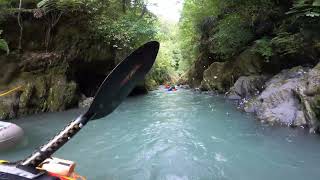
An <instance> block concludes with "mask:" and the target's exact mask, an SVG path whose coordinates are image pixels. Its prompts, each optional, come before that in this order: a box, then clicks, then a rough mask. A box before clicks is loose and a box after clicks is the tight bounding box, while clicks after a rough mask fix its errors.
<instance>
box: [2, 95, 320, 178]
mask: <svg viewBox="0 0 320 180" xmlns="http://www.w3.org/2000/svg"><path fill="white" fill-rule="evenodd" d="M81 112H82V110H71V111H67V112H61V113H47V114H42V115H37V116H31V117H26V118H22V119H17V120H14V122H15V123H17V124H18V125H20V126H21V127H23V129H24V130H25V133H26V138H25V140H24V142H23V143H22V144H21V145H20V146H19V147H17V148H16V149H14V150H10V151H7V152H0V159H7V160H11V161H14V160H19V159H23V158H24V157H26V156H27V155H29V154H30V153H31V152H32V151H33V150H34V149H35V148H36V147H37V146H38V145H40V144H43V143H44V142H46V141H47V140H48V139H50V138H51V137H52V136H53V135H54V134H56V133H57V132H58V130H60V129H61V128H62V127H63V126H65V124H66V123H67V122H68V121H70V120H72V119H73V118H75V117H76V116H77V115H78V114H79V113H81ZM55 156H56V157H59V158H64V159H70V160H73V161H76V162H77V168H76V169H77V171H78V172H79V173H80V174H81V175H84V176H86V177H87V178H88V179H89V180H104V179H115V180H118V179H119V180H122V179H124V180H126V179H136V180H144V179H150V180H153V179H155V180H157V179H159V180H160V179H168V180H176V179H177V180H180V179H183V180H191V179H192V180H193V179H195V180H196V179H203V180H206V179H208V180H209V179H215V180H220V179H221V180H257V179H259V180H270V179H290V180H301V179H308V180H312V179H318V178H319V177H320V166H319V164H320V136H318V135H312V134H309V133H308V132H307V130H303V129H292V128H284V127H276V126H274V127H269V126H268V125H264V124H261V123H259V122H258V121H256V120H255V119H254V117H253V116H252V115H250V114H246V113H243V112H240V111H238V110H237V108H236V106H234V104H232V102H228V101H226V100H225V99H224V98H223V97H219V96H212V95H207V94H201V93H198V92H193V91H189V90H179V91H177V92H170V93H168V92H165V90H163V89H160V90H157V91H153V92H151V93H149V94H148V95H145V96H138V97H131V98H128V99H127V100H126V101H125V102H124V103H123V104H121V105H120V106H119V108H117V109H116V110H115V111H114V112H113V113H112V114H111V115H110V116H108V117H106V118H104V119H101V120H97V121H93V122H90V123H89V124H88V125H87V126H86V127H85V128H84V129H83V130H82V131H81V132H80V133H79V134H78V135H76V136H75V137H74V138H73V139H72V140H71V141H70V142H69V143H68V144H66V145H65V146H64V147H63V148H62V149H60V150H59V151H58V153H57V154H56V155H55Z"/></svg>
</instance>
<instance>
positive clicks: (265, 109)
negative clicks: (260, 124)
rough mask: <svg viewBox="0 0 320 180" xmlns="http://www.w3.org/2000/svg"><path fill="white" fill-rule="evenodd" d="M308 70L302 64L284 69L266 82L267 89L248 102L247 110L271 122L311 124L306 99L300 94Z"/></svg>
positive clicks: (297, 124) (295, 124)
mask: <svg viewBox="0 0 320 180" xmlns="http://www.w3.org/2000/svg"><path fill="white" fill-rule="evenodd" d="M308 72H309V69H308V68H304V67H301V66H298V67H295V68H292V69H290V70H283V71H282V72H281V73H279V74H277V75H276V76H274V77H273V78H271V79H270V80H269V81H267V82H266V85H265V86H266V88H265V90H264V91H263V92H262V93H261V94H260V95H259V96H257V97H256V98H254V99H252V100H251V101H249V102H248V103H247V104H246V106H245V111H247V112H255V113H256V115H257V117H258V119H260V120H261V121H264V122H268V123H271V124H274V123H283V124H287V125H293V126H308V125H310V123H309V121H308V118H306V108H305V105H304V102H305V100H304V98H303V97H302V96H303V95H298V94H299V93H301V92H302V90H299V89H301V88H303V87H305V84H306V82H307V81H308V79H307V78H306V77H307V75H308V74H309V73H308ZM319 75H320V74H319ZM297 90H299V93H297ZM307 106H308V105H307Z"/></svg>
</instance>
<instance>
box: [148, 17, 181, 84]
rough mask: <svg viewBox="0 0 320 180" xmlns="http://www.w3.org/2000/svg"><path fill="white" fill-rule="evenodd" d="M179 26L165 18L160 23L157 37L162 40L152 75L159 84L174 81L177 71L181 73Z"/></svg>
mask: <svg viewBox="0 0 320 180" xmlns="http://www.w3.org/2000/svg"><path fill="white" fill-rule="evenodd" d="M177 37H178V26H177V25H176V24H171V23H168V22H166V21H164V20H162V21H160V22H159V23H158V34H157V39H158V40H159V41H160V42H161V48H160V51H159V54H158V57H157V61H156V63H155V65H154V68H153V69H152V71H151V72H150V76H151V78H152V79H154V80H155V81H156V82H157V83H158V84H163V83H168V82H174V81H176V79H177V72H178V73H179V74H181V71H180V69H179V67H180V66H179V63H180V62H181V52H180V46H179V45H180V44H179V41H178V39H177Z"/></svg>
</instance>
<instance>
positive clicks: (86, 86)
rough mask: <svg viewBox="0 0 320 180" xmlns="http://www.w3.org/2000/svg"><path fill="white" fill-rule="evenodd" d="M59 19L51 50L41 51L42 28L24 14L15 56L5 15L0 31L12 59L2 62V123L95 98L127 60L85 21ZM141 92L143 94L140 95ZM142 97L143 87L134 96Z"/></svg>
mask: <svg viewBox="0 0 320 180" xmlns="http://www.w3.org/2000/svg"><path fill="white" fill-rule="evenodd" d="M70 16H71V17H76V18H72V19H71V18H69V17H67V16H66V17H62V18H61V20H60V21H59V23H58V24H57V26H56V27H55V28H54V31H53V33H52V37H51V40H52V41H51V43H50V46H49V49H48V50H46V49H45V47H44V43H43V41H44V37H45V28H44V27H45V24H44V21H43V20H41V19H35V18H34V17H33V14H32V13H30V14H28V13H24V14H23V19H24V24H23V25H24V27H25V31H24V34H23V44H22V45H23V52H20V53H18V52H17V47H18V42H17V40H18V35H19V31H18V29H19V27H18V25H17V23H16V19H15V18H16V17H14V16H13V15H12V16H11V15H8V16H7V17H6V19H5V20H4V21H3V22H2V24H1V25H0V27H2V28H1V29H3V30H4V34H3V35H4V37H5V39H6V40H7V41H8V43H9V46H10V49H11V51H12V53H10V55H9V56H7V55H2V56H0V94H1V93H2V92H7V91H8V90H11V89H14V88H16V87H21V88H20V89H18V90H16V91H14V92H12V93H10V94H8V95H5V96H1V97H0V120H5V119H11V118H15V117H18V116H22V115H29V114H36V113H40V112H53V111H62V110H65V109H69V108H74V107H78V104H79V102H80V101H82V100H84V99H86V98H87V97H92V96H94V94H95V92H96V90H97V89H98V87H99V85H100V83H101V82H102V81H103V80H104V79H105V77H106V76H107V74H108V73H109V72H110V71H111V70H112V69H113V68H114V67H115V65H116V64H117V63H118V62H119V61H120V60H122V59H123V58H124V57H125V56H127V55H128V54H129V51H127V50H123V49H122V50H121V51H118V50H117V49H115V48H114V47H112V46H111V45H109V44H107V43H104V42H102V41H101V40H100V39H99V38H97V37H96V36H95V35H93V34H91V31H90V28H89V27H88V20H87V19H86V17H85V16H83V15H81V14H80V15H70ZM141 89H143V91H141ZM140 92H146V89H145V86H144V84H143V83H142V85H141V87H140V89H138V91H136V93H140Z"/></svg>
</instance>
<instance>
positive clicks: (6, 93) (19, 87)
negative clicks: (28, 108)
mask: <svg viewBox="0 0 320 180" xmlns="http://www.w3.org/2000/svg"><path fill="white" fill-rule="evenodd" d="M21 88H22V86H18V87H16V88H14V89H11V90H9V91H7V92H4V93H1V94H0V97H2V96H6V95H9V94H11V93H13V92H15V91H17V90H19V89H21Z"/></svg>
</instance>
